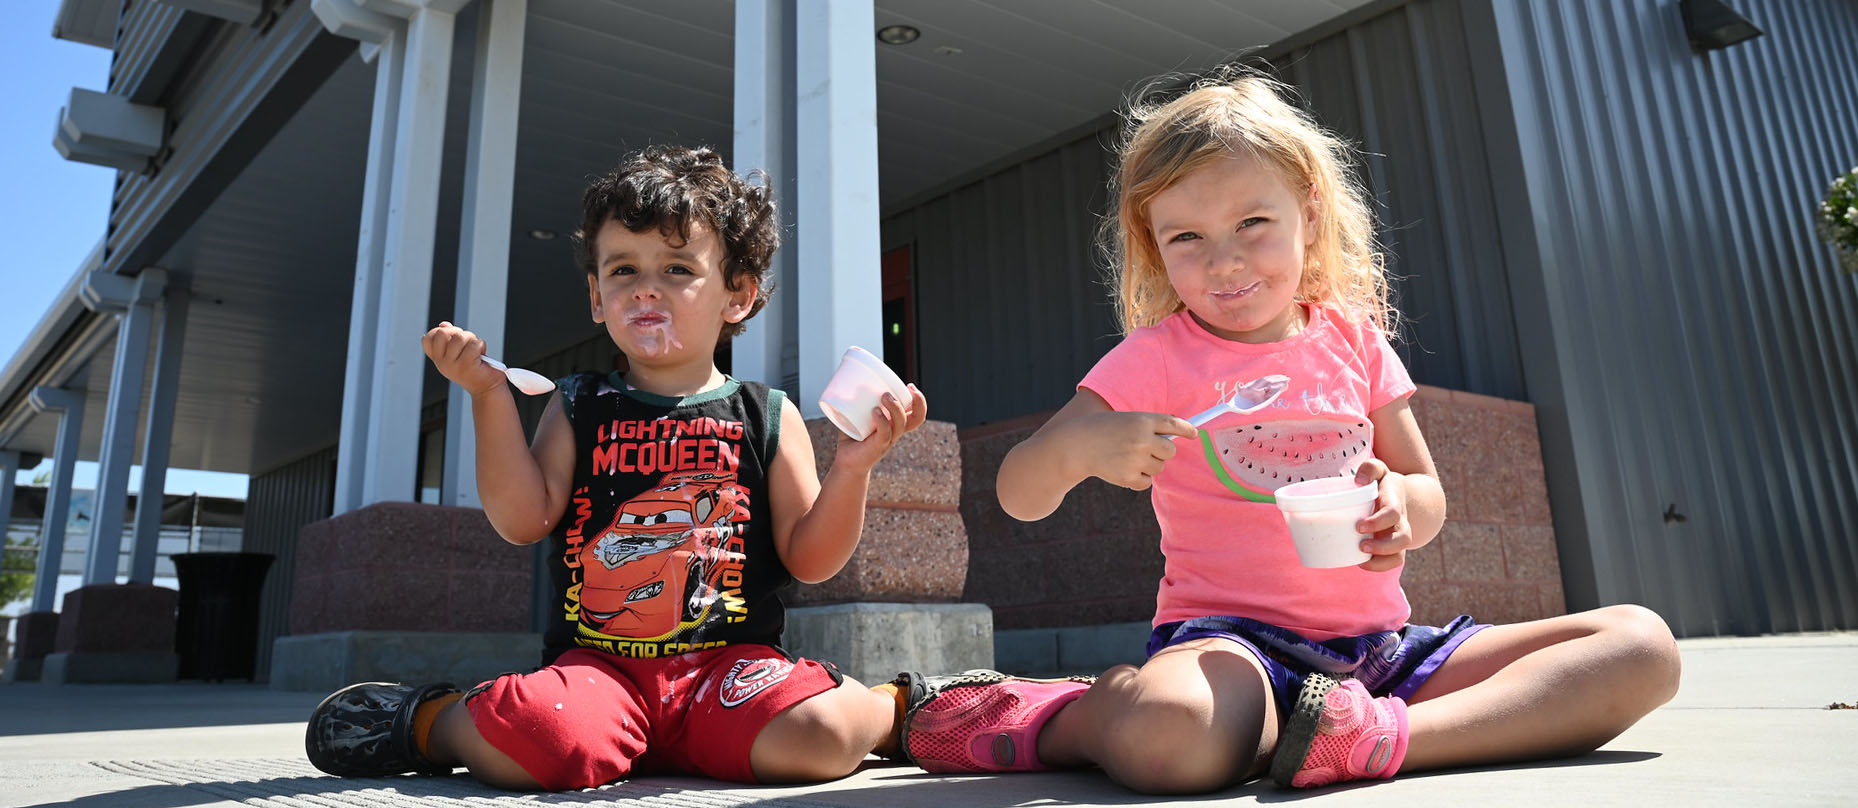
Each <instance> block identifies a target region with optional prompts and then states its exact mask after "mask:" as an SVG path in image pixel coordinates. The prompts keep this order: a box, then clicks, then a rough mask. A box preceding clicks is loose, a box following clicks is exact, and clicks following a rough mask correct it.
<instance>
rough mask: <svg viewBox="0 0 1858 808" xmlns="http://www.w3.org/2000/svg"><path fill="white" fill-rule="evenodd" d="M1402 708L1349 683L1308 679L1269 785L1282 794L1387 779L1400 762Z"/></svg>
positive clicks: (1403, 731)
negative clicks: (1283, 790)
mask: <svg viewBox="0 0 1858 808" xmlns="http://www.w3.org/2000/svg"><path fill="white" fill-rule="evenodd" d="M1407 735H1408V732H1407V724H1406V702H1405V701H1402V700H1401V699H1400V698H1399V697H1396V696H1384V697H1381V698H1375V697H1374V696H1373V695H1370V694H1369V693H1368V689H1367V688H1366V687H1363V686H1362V684H1361V683H1360V682H1358V681H1355V680H1354V679H1348V680H1345V681H1342V682H1337V681H1336V680H1334V679H1332V678H1330V677H1328V676H1324V675H1322V674H1320V673H1312V674H1310V675H1309V677H1308V678H1306V679H1305V680H1304V682H1303V690H1302V692H1300V693H1299V694H1298V695H1297V705H1296V709H1295V712H1293V713H1292V714H1291V716H1290V721H1289V722H1288V723H1287V724H1286V725H1285V727H1284V734H1283V737H1281V738H1279V739H1278V743H1277V754H1276V757H1275V758H1273V759H1272V761H1271V779H1272V780H1273V781H1275V782H1276V783H1277V784H1278V785H1279V786H1282V787H1288V788H1315V787H1317V786H1326V785H1329V784H1331V783H1340V782H1344V781H1348V780H1366V779H1370V778H1376V779H1383V780H1384V779H1387V778H1390V777H1393V776H1394V772H1397V771H1399V770H1400V764H1401V763H1404V762H1405V761H1406V742H1407Z"/></svg>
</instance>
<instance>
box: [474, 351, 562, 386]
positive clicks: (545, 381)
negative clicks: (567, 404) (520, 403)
mask: <svg viewBox="0 0 1858 808" xmlns="http://www.w3.org/2000/svg"><path fill="white" fill-rule="evenodd" d="M478 358H479V359H482V360H484V364H486V365H489V366H491V367H493V368H496V369H498V370H501V371H503V375H504V377H505V378H507V379H509V380H510V384H513V385H516V389H518V390H521V391H523V392H524V393H527V394H529V395H532V396H545V395H548V394H549V393H553V392H555V383H554V382H553V381H550V380H549V378H548V377H547V376H544V375H542V374H540V373H537V372H535V371H533V370H524V369H522V368H513V367H510V366H509V365H505V364H503V363H502V362H499V361H497V360H495V359H492V358H490V357H489V356H488V355H485V356H480V357H478Z"/></svg>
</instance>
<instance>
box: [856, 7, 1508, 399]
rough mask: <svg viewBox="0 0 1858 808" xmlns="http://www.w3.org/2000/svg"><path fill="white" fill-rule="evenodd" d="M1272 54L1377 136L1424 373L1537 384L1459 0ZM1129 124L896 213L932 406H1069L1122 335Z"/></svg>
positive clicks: (1344, 119)
mask: <svg viewBox="0 0 1858 808" xmlns="http://www.w3.org/2000/svg"><path fill="white" fill-rule="evenodd" d="M1271 61H1272V62H1273V63H1275V64H1277V65H1278V66H1279V68H1280V70H1281V73H1282V76H1283V78H1284V79H1285V80H1286V81H1287V82H1290V83H1292V84H1294V85H1296V86H1297V87H1298V88H1299V90H1300V91H1302V92H1303V93H1304V94H1305V96H1306V99H1305V100H1306V102H1307V103H1309V104H1310V105H1311V108H1312V109H1313V110H1314V111H1315V113H1316V114H1317V116H1318V118H1319V119H1320V120H1321V122H1322V123H1323V124H1324V125H1325V126H1328V127H1330V128H1332V129H1335V130H1336V131H1338V132H1340V133H1341V134H1343V135H1344V136H1345V137H1348V138H1349V139H1351V140H1353V141H1355V142H1357V143H1358V144H1360V145H1361V146H1362V147H1363V149H1364V150H1365V151H1366V152H1368V154H1367V155H1366V158H1365V167H1366V169H1367V171H1366V174H1367V180H1368V182H1369V183H1370V185H1371V186H1372V187H1371V190H1372V192H1373V195H1374V197H1375V199H1376V200H1377V201H1378V203H1379V206H1380V209H1379V210H1378V213H1379V215H1380V216H1381V217H1382V219H1383V229H1382V232H1381V237H1382V241H1383V242H1384V243H1385V245H1386V246H1387V248H1388V267H1389V270H1390V271H1391V272H1392V273H1393V274H1395V275H1397V276H1399V279H1398V280H1396V281H1395V283H1394V291H1395V294H1396V297H1397V300H1398V302H1399V305H1400V309H1401V311H1402V313H1403V314H1404V315H1405V316H1406V317H1407V321H1406V324H1405V326H1404V327H1403V329H1402V339H1401V340H1400V341H1399V343H1398V347H1399V350H1400V352H1401V354H1402V358H1403V359H1405V360H1406V363H1407V367H1408V368H1409V370H1410V371H1411V372H1412V374H1413V377H1414V378H1415V379H1416V380H1418V381H1419V382H1421V383H1423V384H1431V385H1437V386H1440V387H1448V388H1452V389H1457V390H1468V391H1471V392H1476V393H1483V394H1486V395H1494V396H1500V397H1503V398H1510V399H1527V398H1528V391H1527V389H1526V388H1525V386H1524V384H1523V377H1522V371H1521V360H1520V353H1519V349H1518V346H1517V337H1516V329H1515V326H1514V322H1513V319H1512V316H1511V313H1510V289H1509V285H1508V281H1507V279H1506V276H1505V275H1504V273H1503V272H1502V269H1501V268H1502V263H1503V256H1502V250H1501V245H1500V243H1499V242H1498V240H1497V235H1496V234H1497V226H1496V217H1495V213H1494V210H1495V208H1496V198H1497V196H1498V194H1499V190H1498V189H1497V188H1495V187H1493V185H1492V182H1491V180H1490V176H1489V170H1488V167H1487V165H1486V157H1485V147H1484V143H1483V132H1482V129H1481V128H1480V127H1479V125H1478V121H1479V118H1480V116H1481V115H1482V114H1483V109H1482V105H1483V103H1485V102H1483V101H1480V99H1479V98H1478V97H1477V96H1476V94H1475V93H1474V92H1473V88H1472V86H1471V76H1472V74H1473V72H1474V67H1473V65H1472V56H1471V53H1470V47H1469V45H1468V43H1467V35H1466V33H1465V27H1464V24H1463V20H1462V14H1461V11H1460V3H1458V2H1457V1H1456V0H1441V1H1440V2H1423V3H1413V4H1409V5H1407V6H1403V7H1401V8H1397V9H1395V10H1393V11H1391V12H1389V13H1387V14H1383V15H1381V16H1379V17H1376V18H1374V19H1372V20H1369V21H1367V22H1365V23H1363V24H1361V25H1357V26H1354V27H1352V28H1350V29H1348V30H1346V31H1344V32H1342V33H1339V34H1336V35H1334V36H1331V37H1328V38H1326V39H1323V40H1320V41H1318V42H1315V43H1313V44H1311V45H1309V46H1307V47H1303V48H1299V49H1297V50H1295V51H1292V52H1288V53H1280V54H1278V55H1276V56H1274V57H1273V58H1272V60H1271ZM1115 139H1116V133H1115V132H1114V130H1111V129H1105V130H1103V131H1100V132H1095V133H1092V134H1090V135H1087V136H1085V137H1082V138H1080V139H1078V140H1075V141H1073V142H1071V143H1068V144H1065V145H1063V146H1061V147H1058V148H1057V149H1055V150H1054V151H1052V152H1049V153H1047V154H1044V155H1042V156H1039V157H1036V158H1033V159H1031V160H1028V161H1026V162H1024V163H1021V164H1018V165H1015V166H1012V167H1010V168H1008V169H1005V170H1003V171H1001V172H1000V173H998V174H995V175H993V176H991V177H988V178H987V179H985V180H982V181H980V182H977V183H974V184H972V185H969V186H966V187H963V188H960V189H958V190H956V191H953V192H951V193H949V194H947V195H945V196H941V197H938V198H935V199H933V200H931V201H929V202H926V203H924V204H922V205H920V206H918V207H916V208H912V209H910V210H908V211H905V212H903V213H900V214H898V215H896V216H893V217H891V218H889V219H887V220H885V222H884V247H885V249H893V248H895V247H898V246H902V245H905V244H909V245H913V246H914V248H915V278H914V282H915V294H916V313H917V318H918V319H917V322H918V323H919V325H918V332H917V333H918V342H917V344H918V346H919V348H918V354H919V356H918V361H919V363H920V367H921V371H922V374H921V375H922V382H923V388H924V390H926V391H928V392H929V393H930V394H931V395H932V396H933V397H934V403H933V405H932V407H933V412H934V417H936V418H938V419H943V420H949V421H953V422H955V423H956V424H961V425H964V426H965V425H971V424H977V423H982V422H987V421H993V420H999V419H1002V418H1009V417H1013V416H1017V415H1023V414H1026V413H1029V412H1036V411H1040V410H1045V409H1050V408H1053V407H1057V406H1059V405H1061V404H1063V403H1064V402H1065V401H1067V400H1068V399H1069V398H1070V397H1071V393H1072V390H1073V389H1074V386H1075V385H1076V383H1077V380H1078V379H1080V378H1082V377H1083V375H1084V373H1085V372H1086V371H1088V370H1089V369H1090V367H1091V366H1092V365H1093V364H1095V363H1096V361H1097V359H1099V358H1101V357H1102V356H1103V354H1104V353H1105V352H1106V351H1108V350H1109V349H1110V347H1111V346H1113V345H1115V343H1116V340H1117V337H1116V335H1115V318H1114V316H1113V313H1112V310H1111V308H1110V304H1109V300H1108V296H1107V289H1106V288H1105V287H1104V286H1102V285H1100V284H1099V283H1098V281H1099V280H1100V279H1101V277H1102V276H1101V269H1099V267H1100V266H1101V259H1100V256H1099V253H1098V251H1097V248H1096V226H1097V222H1098V219H1097V217H1098V215H1099V213H1101V212H1102V211H1103V209H1104V205H1105V204H1106V203H1105V198H1106V192H1105V185H1106V182H1107V177H1108V173H1107V172H1108V168H1107V166H1108V164H1109V161H1110V160H1111V157H1110V155H1109V148H1110V147H1112V146H1113V144H1114V142H1115ZM938 393H939V395H938Z"/></svg>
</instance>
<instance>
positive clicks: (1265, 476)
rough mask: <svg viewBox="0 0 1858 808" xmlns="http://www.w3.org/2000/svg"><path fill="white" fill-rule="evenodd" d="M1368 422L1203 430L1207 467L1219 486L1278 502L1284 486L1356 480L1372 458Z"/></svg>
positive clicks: (1317, 421)
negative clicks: (1346, 478)
mask: <svg viewBox="0 0 1858 808" xmlns="http://www.w3.org/2000/svg"><path fill="white" fill-rule="evenodd" d="M1371 435H1373V429H1372V428H1371V427H1369V425H1368V423H1367V422H1365V421H1335V420H1329V419H1323V418H1313V419H1309V420H1302V421H1269V422H1266V423H1262V424H1247V425H1245V426H1237V427H1225V428H1222V429H1219V430H1218V431H1216V432H1215V431H1209V430H1205V429H1202V430H1200V446H1201V447H1202V448H1204V449H1205V450H1206V463H1207V465H1209V466H1211V467H1213V473H1214V474H1216V475H1218V476H1219V482H1220V483H1221V484H1222V485H1224V486H1226V487H1227V488H1228V489H1231V490H1232V492H1233V493H1235V494H1238V495H1239V496H1241V497H1244V498H1246V499H1248V500H1251V501H1253V502H1276V501H1277V499H1276V498H1275V497H1273V496H1272V492H1274V491H1276V490H1277V489H1278V488H1279V487H1282V486H1285V485H1289V484H1291V483H1295V482H1302V481H1304V480H1314V479H1317V478H1321V477H1342V476H1345V475H1352V474H1354V473H1355V469H1357V468H1359V467H1360V466H1361V464H1362V461H1365V460H1367V459H1368V445H1369V441H1370V436H1371Z"/></svg>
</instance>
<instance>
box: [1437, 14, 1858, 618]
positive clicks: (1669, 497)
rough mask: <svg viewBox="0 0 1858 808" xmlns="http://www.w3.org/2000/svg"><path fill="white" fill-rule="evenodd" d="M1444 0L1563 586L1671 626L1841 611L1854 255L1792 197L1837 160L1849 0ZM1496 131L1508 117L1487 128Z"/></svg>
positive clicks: (1852, 23) (1856, 52) (1853, 608)
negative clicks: (1827, 238) (1839, 249)
mask: <svg viewBox="0 0 1858 808" xmlns="http://www.w3.org/2000/svg"><path fill="white" fill-rule="evenodd" d="M1731 5H1732V6H1734V7H1735V8H1736V9H1737V10H1738V11H1740V12H1741V13H1742V14H1744V15H1745V16H1747V17H1748V18H1749V19H1750V20H1752V21H1753V22H1754V23H1755V25H1756V26H1757V27H1759V28H1761V29H1762V30H1763V31H1765V32H1766V35H1765V36H1762V37H1760V38H1757V39H1755V40H1752V41H1750V42H1746V43H1743V44H1739V45H1735V46H1733V47H1730V48H1728V49H1726V50H1719V51H1713V52H1710V53H1707V54H1701V55H1700V54H1697V53H1694V52H1692V51H1691V49H1690V47H1689V45H1688V43H1687V40H1686V37H1685V32H1684V28H1683V22H1682V18H1681V14H1680V12H1679V8H1678V3H1677V2H1676V0H1634V2H1606V3H1600V2H1549V1H1548V0H1492V1H1491V2H1479V3H1467V6H1466V10H1467V23H1468V26H1469V28H1470V30H1471V31H1472V41H1473V42H1475V43H1479V45H1480V46H1482V47H1486V48H1489V49H1491V50H1492V53H1491V56H1493V57H1494V59H1496V60H1498V61H1497V62H1495V64H1496V65H1497V66H1499V67H1500V69H1491V70H1482V71H1480V72H1479V73H1478V74H1477V75H1476V76H1475V78H1476V79H1477V82H1478V85H1479V87H1480V95H1482V96H1485V97H1490V96H1493V95H1502V94H1507V95H1508V96H1509V101H1507V102H1506V103H1504V104H1499V105H1492V106H1490V107H1489V108H1487V110H1486V111H1487V112H1489V113H1490V115H1489V116H1488V117H1487V118H1486V125H1487V127H1488V131H1489V138H1488V142H1489V143H1490V144H1491V146H1492V153H1491V163H1492V173H1493V176H1494V177H1495V178H1496V180H1497V183H1498V187H1502V188H1506V189H1511V191H1510V192H1509V193H1505V194H1503V195H1502V196H1500V197H1499V198H1498V202H1499V204H1500V205H1502V210H1501V211H1500V217H1501V219H1502V233H1503V239H1502V241H1503V244H1504V245H1505V247H1506V254H1507V261H1506V262H1505V263H1506V264H1507V266H1508V270H1509V273H1510V282H1511V283H1512V284H1513V285H1514V291H1513V294H1514V295H1515V300H1516V305H1515V312H1516V316H1517V318H1518V326H1519V333H1521V334H1522V335H1523V336H1524V339H1523V351H1522V359H1523V366H1524V370H1525V373H1526V378H1527V381H1528V387H1529V390H1530V393H1531V396H1530V397H1531V400H1533V401H1534V402H1535V404H1536V411H1537V414H1538V417H1539V418H1540V421H1541V424H1540V426H1541V431H1542V438H1543V441H1542V443H1543V452H1544V456H1545V460H1546V462H1547V465H1548V468H1549V476H1550V479H1549V484H1550V496H1551V499H1552V500H1553V504H1554V512H1555V525H1556V533H1557V536H1558V538H1559V540H1560V543H1561V560H1562V566H1563V569H1564V571H1565V574H1566V578H1567V581H1568V591H1567V594H1568V600H1569V606H1570V607H1571V608H1578V607H1585V606H1592V605H1596V604H1600V603H1617V602H1640V603H1645V604H1646V605H1649V606H1651V607H1652V608H1654V609H1656V610H1657V611H1658V612H1660V613H1661V614H1662V615H1664V617H1665V618H1666V619H1667V620H1668V621H1670V622H1671V624H1672V627H1673V629H1675V630H1676V631H1677V632H1678V633H1680V634H1688V635H1698V634H1716V633H1755V632H1768V631H1792V630H1805V629H1830V628H1853V627H1854V626H1858V533H1855V531H1858V528H1854V527H1853V526H1854V524H1858V473H1854V471H1853V470H1854V469H1858V445H1855V442H1858V407H1855V406H1854V405H1853V402H1854V401H1858V359H1855V356H1858V325H1854V323H1855V322H1858V318H1854V317H1853V312H1854V311H1855V310H1858V289H1855V288H1854V287H1855V284H1858V279H1855V278H1854V277H1852V276H1846V275H1841V274H1840V273H1839V272H1838V271H1837V269H1836V268H1835V266H1834V260H1833V255H1832V252H1831V249H1830V248H1829V247H1827V246H1825V245H1824V244H1822V243H1821V242H1819V241H1818V240H1817V239H1816V238H1815V237H1814V234H1813V229H1812V224H1811V218H1810V217H1811V215H1812V214H1813V212H1814V211H1815V210H1816V208H1817V204H1818V201H1819V200H1820V199H1821V198H1822V197H1823V194H1824V192H1825V189H1826V186H1827V184H1828V183H1829V182H1830V180H1831V179H1832V177H1833V176H1834V173H1835V172H1838V171H1842V170H1847V169H1849V168H1850V166H1852V165H1853V163H1854V162H1858V47H1854V45H1853V43H1855V42H1858V4H1855V3H1852V2H1849V0H1735V2H1733V3H1731ZM1500 144H1509V145H1506V146H1500Z"/></svg>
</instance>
